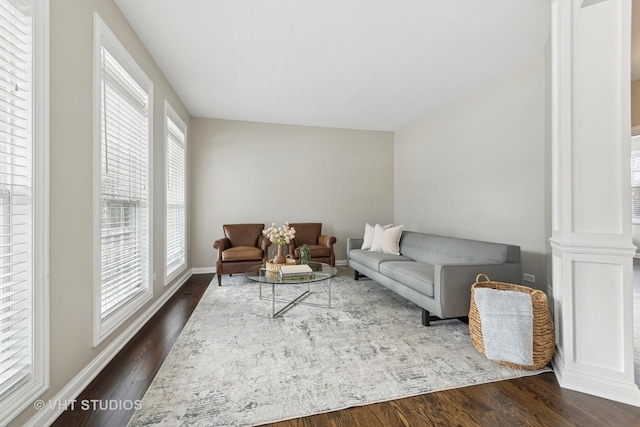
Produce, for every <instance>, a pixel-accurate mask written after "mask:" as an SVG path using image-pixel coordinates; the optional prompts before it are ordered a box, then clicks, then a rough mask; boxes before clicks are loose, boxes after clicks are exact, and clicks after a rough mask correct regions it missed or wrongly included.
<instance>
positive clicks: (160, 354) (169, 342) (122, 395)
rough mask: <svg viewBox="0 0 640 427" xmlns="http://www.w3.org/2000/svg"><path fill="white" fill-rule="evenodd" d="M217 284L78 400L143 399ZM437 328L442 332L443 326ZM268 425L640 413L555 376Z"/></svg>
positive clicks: (200, 288)
mask: <svg viewBox="0 0 640 427" xmlns="http://www.w3.org/2000/svg"><path fill="white" fill-rule="evenodd" d="M212 278H213V275H212V274H203V275H194V276H192V277H191V278H190V279H189V280H188V281H187V283H185V285H184V286H183V287H182V288H181V289H180V290H178V292H176V294H175V295H174V296H173V297H172V298H171V299H170V300H169V301H168V302H167V304H166V305H165V306H164V307H163V308H162V309H160V310H159V311H158V313H157V314H156V315H155V316H154V317H153V319H152V320H151V321H150V322H149V324H147V325H146V326H145V327H144V328H142V330H141V331H140V332H139V333H138V334H137V335H136V336H135V338H134V339H133V340H131V342H130V343H128V344H127V345H126V346H125V348H123V350H122V351H121V352H120V353H119V354H118V355H117V356H116V357H115V358H114V360H113V361H112V362H111V363H110V364H109V365H108V366H107V367H106V368H105V369H104V370H103V371H102V372H101V373H100V374H99V375H98V376H97V377H96V379H95V380H94V381H93V382H92V383H91V384H90V385H89V386H88V387H87V388H86V389H85V390H84V391H83V392H82V394H81V395H80V396H79V397H78V398H77V401H82V400H92V399H93V400H100V401H106V400H118V401H124V400H127V401H135V400H139V399H142V396H143V395H144V393H145V392H146V390H147V388H148V387H149V385H150V384H151V381H152V380H153V378H154V376H155V375H156V373H157V372H158V370H159V369H160V366H161V365H162V362H163V361H164V359H165V357H166V356H167V354H168V353H169V350H170V349H171V347H172V346H173V344H174V342H175V341H176V339H177V338H178V335H179V334H180V331H181V330H182V328H183V326H184V324H185V323H186V321H187V320H188V318H189V316H190V315H191V313H192V312H193V309H194V308H195V306H196V305H197V304H198V301H199V300H200V298H201V296H202V294H203V293H204V291H205V290H206V288H207V286H208V284H209V282H210V281H211V279H212ZM636 320H637V318H636ZM636 325H637V323H636ZM432 327H437V323H436V324H434V326H432ZM636 360H638V359H636ZM167 404H171V402H167ZM133 412H134V410H133V409H131V410H126V409H121V410H108V409H107V410H100V409H98V410H91V411H86V410H82V408H78V407H76V408H75V410H67V411H65V412H64V413H63V414H62V415H61V416H60V417H59V418H58V420H57V421H56V422H55V423H54V424H53V425H54V426H92V427H93V426H109V427H112V426H114V427H115V426H125V425H126V424H127V422H128V420H129V419H130V418H131V416H132V415H133ZM268 425H269V426H274V427H302V426H354V427H357V426H363V427H365V426H366V427H374V426H381V427H382V426H625V427H626V426H640V408H636V407H633V406H629V405H624V404H621V403H617V402H613V401H609V400H606V399H601V398H598V397H594V396H590V395H586V394H582V393H578V392H574V391H571V390H565V389H562V388H560V387H559V386H558V383H557V381H556V379H555V376H554V375H553V374H552V373H546V374H542V375H537V376H533V377H526V378H519V379H514V380H508V381H500V382H494V383H489V384H484V385H477V386H472V387H465V388H460V389H454V390H448V391H442V392H436V393H429V394H424V395H420V396H415V397H410V398H406V399H398V400H392V401H389V402H383V403H378V404H373V405H367V406H362V407H356V408H349V409H345V410H341V411H335V412H329V413H326V414H319V415H313V416H309V417H304V418H298V419H294V420H289V421H283V422H279V423H273V424H268Z"/></svg>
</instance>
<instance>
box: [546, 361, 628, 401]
mask: <svg viewBox="0 0 640 427" xmlns="http://www.w3.org/2000/svg"><path fill="white" fill-rule="evenodd" d="M561 358H562V356H561V355H554V358H553V359H554V360H553V372H554V374H555V376H556V379H557V380H558V384H560V387H562V388H567V389H569V390H575V391H579V392H581V393H586V394H590V395H592V396H598V397H602V398H604V399H609V400H613V401H615V402H622V403H625V404H627V405H632V406H638V407H640V390H639V389H638V386H637V385H636V384H634V383H625V382H621V381H612V380H610V379H606V378H600V377H597V376H594V375H589V374H587V373H584V372H577V371H570V370H568V369H566V367H565V366H564V364H563V363H562V359H561Z"/></svg>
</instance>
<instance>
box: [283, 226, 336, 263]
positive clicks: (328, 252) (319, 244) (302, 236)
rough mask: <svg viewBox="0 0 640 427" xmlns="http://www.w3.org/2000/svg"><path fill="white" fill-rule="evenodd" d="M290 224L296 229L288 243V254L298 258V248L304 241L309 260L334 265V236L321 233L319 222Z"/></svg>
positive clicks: (300, 247) (299, 248)
mask: <svg viewBox="0 0 640 427" xmlns="http://www.w3.org/2000/svg"><path fill="white" fill-rule="evenodd" d="M290 225H291V227H295V229H296V235H295V237H294V238H293V239H291V243H289V253H290V254H293V256H294V257H296V258H300V250H301V249H302V245H303V244H305V243H306V244H307V247H308V248H309V252H310V260H311V261H315V262H324V263H325V264H329V265H330V266H332V267H335V266H336V256H335V253H334V252H333V245H334V243H336V238H335V237H334V236H328V235H324V234H322V223H321V222H306V223H295V224H293V223H292V224H290Z"/></svg>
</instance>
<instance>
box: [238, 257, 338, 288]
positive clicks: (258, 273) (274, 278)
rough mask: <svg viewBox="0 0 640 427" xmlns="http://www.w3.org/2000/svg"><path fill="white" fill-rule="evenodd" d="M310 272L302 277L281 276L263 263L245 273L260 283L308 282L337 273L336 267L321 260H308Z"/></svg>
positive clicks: (317, 280) (327, 277)
mask: <svg viewBox="0 0 640 427" xmlns="http://www.w3.org/2000/svg"><path fill="white" fill-rule="evenodd" d="M309 267H311V273H310V274H308V275H304V276H303V277H292V278H284V279H283V278H282V277H280V273H279V272H277V271H269V270H267V268H266V267H265V266H264V265H257V266H255V267H251V268H250V269H249V270H247V272H246V273H245V275H246V276H247V277H248V278H249V279H250V280H253V281H254V282H261V283H310V282H319V281H321V280H326V279H330V278H331V277H333V276H335V275H336V274H338V269H337V268H335V267H331V266H330V265H329V264H325V263H323V262H310V263H309Z"/></svg>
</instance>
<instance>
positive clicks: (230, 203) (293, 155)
mask: <svg viewBox="0 0 640 427" xmlns="http://www.w3.org/2000/svg"><path fill="white" fill-rule="evenodd" d="M189 165H190V166H189V169H190V180H191V193H190V199H191V200H192V204H191V207H192V212H191V214H192V216H191V224H192V228H191V252H192V259H193V267H194V269H211V268H213V267H214V266H215V262H216V257H217V254H216V252H215V251H214V250H213V248H212V244H213V242H214V241H215V240H216V239H218V238H221V237H223V231H222V225H223V224H227V223H246V222H257V223H265V224H270V223H272V222H275V223H277V224H278V225H281V224H282V223H284V222H285V221H289V222H322V223H323V227H322V231H323V233H324V234H330V235H334V236H336V237H337V239H338V241H337V243H336V245H335V247H334V248H335V252H336V261H344V260H345V259H346V243H347V238H348V237H354V236H362V234H363V233H364V223H365V222H367V221H368V222H381V223H387V222H390V221H391V220H392V219H393V134H392V133H391V132H377V131H356V130H344V129H328V128H316V127H306V126H287V125H275V124H264V123H252V122H239V121H229V120H215V119H202V118H194V119H193V120H192V122H191V140H190V146H189ZM196 271H198V270H196Z"/></svg>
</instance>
